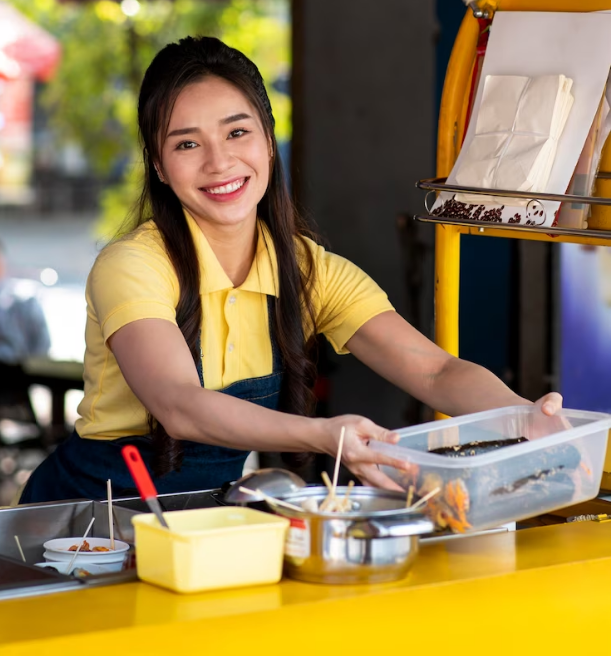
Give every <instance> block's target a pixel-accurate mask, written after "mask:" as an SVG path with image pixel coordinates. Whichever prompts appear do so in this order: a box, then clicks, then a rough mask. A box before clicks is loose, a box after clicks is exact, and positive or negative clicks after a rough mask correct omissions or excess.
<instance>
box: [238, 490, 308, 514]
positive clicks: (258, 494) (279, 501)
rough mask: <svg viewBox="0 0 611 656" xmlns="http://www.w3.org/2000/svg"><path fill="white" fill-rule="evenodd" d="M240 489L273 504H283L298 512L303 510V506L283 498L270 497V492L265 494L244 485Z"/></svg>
mask: <svg viewBox="0 0 611 656" xmlns="http://www.w3.org/2000/svg"><path fill="white" fill-rule="evenodd" d="M238 490H240V492H243V493H244V494H249V495H250V496H251V497H263V499H264V500H265V501H267V502H268V503H271V504H272V505H276V506H283V507H284V508H288V509H289V510H297V511H298V512H303V508H300V507H299V506H296V505H294V504H292V503H289V502H288V501H282V499H276V498H275V497H270V496H269V494H265V492H262V491H261V490H256V491H255V490H249V489H248V488H247V487H242V486H240V487H239V488H238Z"/></svg>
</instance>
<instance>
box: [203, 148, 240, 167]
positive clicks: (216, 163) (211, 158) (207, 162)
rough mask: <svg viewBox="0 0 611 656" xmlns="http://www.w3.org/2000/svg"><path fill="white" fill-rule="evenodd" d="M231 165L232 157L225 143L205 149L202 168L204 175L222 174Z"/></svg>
mask: <svg viewBox="0 0 611 656" xmlns="http://www.w3.org/2000/svg"><path fill="white" fill-rule="evenodd" d="M232 165H233V155H232V154H231V150H230V148H229V147H228V146H227V145H226V144H225V142H223V143H215V144H209V146H208V148H206V149H205V157H204V162H203V168H204V170H205V171H206V173H222V172H223V171H226V170H227V169H229V168H231V166H232Z"/></svg>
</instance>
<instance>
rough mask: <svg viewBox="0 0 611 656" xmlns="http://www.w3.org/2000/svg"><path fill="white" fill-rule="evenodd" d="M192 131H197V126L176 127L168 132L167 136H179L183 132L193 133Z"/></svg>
mask: <svg viewBox="0 0 611 656" xmlns="http://www.w3.org/2000/svg"><path fill="white" fill-rule="evenodd" d="M194 132H199V128H177V129H176V130H172V132H169V133H168V135H167V136H168V137H180V136H182V135H183V134H193V133H194Z"/></svg>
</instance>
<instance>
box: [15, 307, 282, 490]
mask: <svg viewBox="0 0 611 656" xmlns="http://www.w3.org/2000/svg"><path fill="white" fill-rule="evenodd" d="M267 307H268V314H269V331H270V337H271V345H272V355H273V371H272V373H271V374H270V375H269V376H261V377H258V378H248V379H246V380H240V381H237V382H236V383H233V384H232V385H229V386H228V387H225V388H224V389H222V390H219V391H220V392H222V393H223V394H229V395H230V396H235V397H236V398H238V399H242V400H244V401H250V402H251V403H256V404H257V405H260V406H263V407H264V408H269V409H271V410H276V409H277V408H278V399H279V396H280V387H281V385H282V374H283V363H282V356H281V354H280V350H279V348H278V344H277V342H276V337H275V328H274V326H275V322H274V313H275V305H274V297H272V296H268V297H267ZM197 370H198V374H199V380H200V383H201V385H202V387H203V386H204V377H203V371H202V365H201V360H200V362H199V363H198V367H197ZM126 444H133V445H134V446H136V447H138V450H139V451H140V454H141V455H142V459H143V460H144V462H145V463H146V465H147V466H148V469H149V471H152V469H151V463H152V460H153V446H152V441H151V439H150V437H148V436H146V435H139V436H132V437H122V438H119V439H116V440H91V439H83V438H81V437H79V435H78V434H77V433H76V431H75V432H73V433H72V435H71V437H70V438H69V439H68V440H67V441H65V442H62V443H61V444H60V445H59V446H58V447H57V449H56V450H55V451H54V452H53V453H51V455H49V457H48V458H47V459H46V460H45V461H44V462H42V463H41V464H40V465H39V466H38V468H37V469H35V470H34V472H32V475H31V476H30V478H29V480H28V483H27V485H26V487H25V489H24V491H23V494H22V495H21V499H20V503H40V502H43V501H58V500H61V499H104V498H106V481H107V480H108V479H109V478H110V479H111V480H112V488H113V494H114V495H115V496H137V494H138V493H137V491H136V488H135V485H134V482H133V480H132V478H131V475H130V473H129V471H128V469H127V466H126V465H125V462H124V461H123V457H122V455H121V448H122V447H124V446H125V445H126ZM182 445H183V449H184V458H183V463H182V466H181V468H180V471H173V472H170V473H169V474H166V475H164V476H161V477H153V482H154V483H155V486H156V488H157V491H158V492H159V494H172V493H178V492H190V491H193V490H207V489H211V488H218V487H221V486H222V485H223V483H226V482H228V481H235V480H236V479H238V478H240V476H241V475H242V469H243V467H244V461H245V460H246V457H247V456H248V454H249V451H241V450H238V449H230V448H227V447H222V446H213V445H210V444H201V443H200V442H191V441H187V440H184V441H183V442H182Z"/></svg>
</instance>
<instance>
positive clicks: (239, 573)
mask: <svg viewBox="0 0 611 656" xmlns="http://www.w3.org/2000/svg"><path fill="white" fill-rule="evenodd" d="M164 517H165V519H166V521H167V522H168V524H169V526H170V530H168V529H165V528H163V527H162V526H160V525H159V522H158V521H157V519H156V518H155V515H153V514H144V515H137V516H135V517H133V518H132V523H133V525H134V531H135V541H136V562H137V568H138V576H139V577H140V578H141V579H142V580H143V581H147V582H148V583H154V584H156V585H160V586H162V587H164V588H169V589H170V590H174V591H175V592H201V591H202V590H215V589H218V588H233V587H240V586H246V585H258V584H264V583H276V582H277V581H279V580H280V577H281V576H282V559H283V553H284V539H285V535H286V531H287V528H288V525H289V521H288V520H287V519H285V518H284V517H277V516H276V515H270V514H268V513H264V512H260V511H258V510H252V509H250V508H235V507H226V508H204V509H201V510H180V511H176V512H171V513H164Z"/></svg>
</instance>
